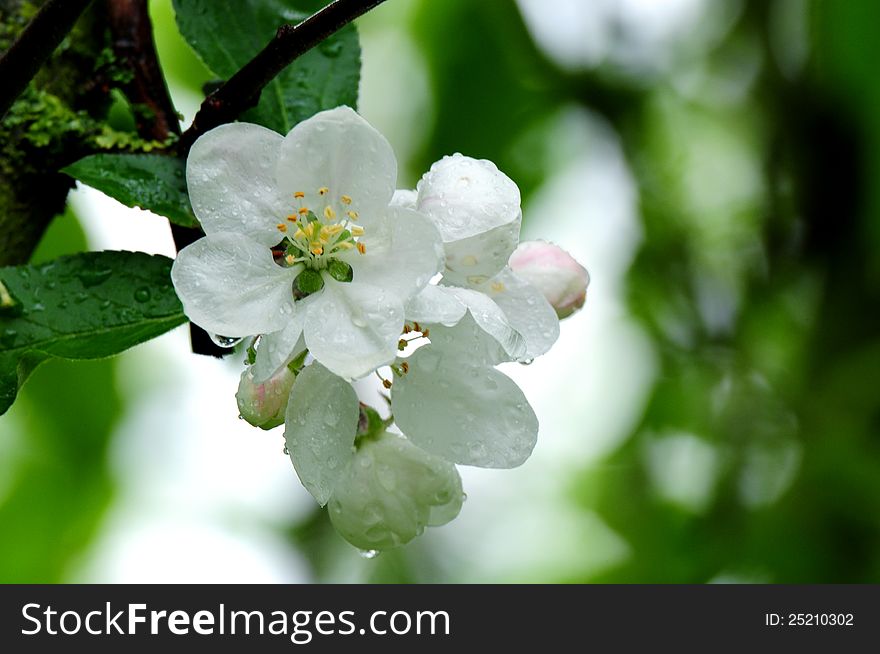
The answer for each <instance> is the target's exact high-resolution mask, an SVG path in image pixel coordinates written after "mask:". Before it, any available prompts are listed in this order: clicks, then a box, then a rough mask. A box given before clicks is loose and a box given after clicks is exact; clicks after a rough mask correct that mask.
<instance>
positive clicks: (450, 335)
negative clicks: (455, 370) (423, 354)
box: [430, 312, 510, 366]
mask: <svg viewBox="0 0 880 654" xmlns="http://www.w3.org/2000/svg"><path fill="white" fill-rule="evenodd" d="M430 341H431V344H432V345H434V346H435V347H436V348H437V351H442V353H443V356H444V357H449V358H456V359H463V360H467V361H469V362H471V363H474V364H482V365H486V366H494V365H497V364H499V363H504V362H506V361H510V356H509V355H508V354H507V352H505V351H504V348H502V347H501V345H500V344H499V343H498V341H496V340H495V339H494V338H493V337H492V336H490V335H489V334H487V333H486V332H485V331H483V329H482V328H480V327H479V326H478V325H477V323H476V321H474V317H473V315H472V314H471V313H470V312H465V314H464V316H463V317H462V319H461V320H460V321H459V322H458V324H456V325H455V326H452V327H445V326H443V325H433V326H431V329H430Z"/></svg>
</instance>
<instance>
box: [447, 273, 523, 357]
mask: <svg viewBox="0 0 880 654" xmlns="http://www.w3.org/2000/svg"><path fill="white" fill-rule="evenodd" d="M445 288H446V289H447V291H448V292H449V293H451V294H453V295H454V296H455V297H456V298H457V299H458V300H459V301H461V302H462V303H463V304H465V306H467V308H468V311H470V314H471V315H472V316H473V317H474V321H475V322H476V323H477V325H478V326H479V327H480V329H482V330H483V331H484V332H486V333H487V334H489V335H490V336H491V337H492V338H494V339H495V340H496V341H498V343H499V345H501V347H502V348H504V351H505V352H507V354H508V357H509V359H510V360H518V359H520V358H522V357H523V355H524V354H525V352H526V344H525V340H524V339H523V337H522V335H521V334H520V333H519V332H518V331H516V330H515V329H514V328H513V326H512V325H511V324H510V321H509V320H508V319H507V316H505V315H504V312H503V311H502V310H501V309H500V308H499V306H498V305H497V304H495V303H494V302H493V301H492V300H491V299H489V297H487V296H486V295H485V294H483V293H480V292H479V291H474V290H471V289H467V288H458V287H456V286H446V287H445Z"/></svg>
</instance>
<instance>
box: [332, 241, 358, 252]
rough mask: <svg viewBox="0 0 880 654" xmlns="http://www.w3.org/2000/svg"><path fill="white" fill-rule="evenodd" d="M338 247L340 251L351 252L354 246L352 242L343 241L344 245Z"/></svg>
mask: <svg viewBox="0 0 880 654" xmlns="http://www.w3.org/2000/svg"><path fill="white" fill-rule="evenodd" d="M336 247H337V248H338V249H340V250H351V249H352V248H353V247H354V245H353V244H352V242H351V241H343V242H342V243H337V244H336Z"/></svg>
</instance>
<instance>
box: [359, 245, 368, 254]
mask: <svg viewBox="0 0 880 654" xmlns="http://www.w3.org/2000/svg"><path fill="white" fill-rule="evenodd" d="M357 249H358V252H360V253H361V254H366V252H367V246H366V245H364V244H363V243H358V244H357Z"/></svg>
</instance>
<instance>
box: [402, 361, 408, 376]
mask: <svg viewBox="0 0 880 654" xmlns="http://www.w3.org/2000/svg"><path fill="white" fill-rule="evenodd" d="M400 369H401V370H403V374H404V375H405V374H406V373H408V372H409V364H408V363H407V362H406V361H404V362H402V363H401V364H400Z"/></svg>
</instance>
